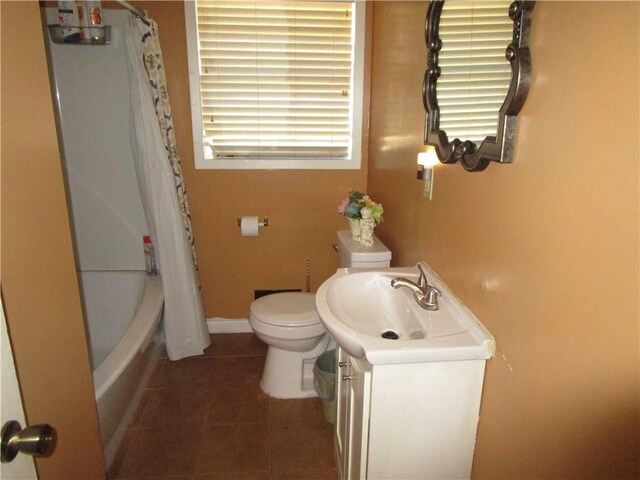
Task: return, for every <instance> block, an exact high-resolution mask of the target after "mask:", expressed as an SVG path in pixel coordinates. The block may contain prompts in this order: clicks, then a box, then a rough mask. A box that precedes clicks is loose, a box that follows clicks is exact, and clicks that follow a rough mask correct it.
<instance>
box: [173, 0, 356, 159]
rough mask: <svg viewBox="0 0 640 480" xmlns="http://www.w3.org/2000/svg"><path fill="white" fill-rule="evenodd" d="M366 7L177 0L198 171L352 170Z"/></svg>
mask: <svg viewBox="0 0 640 480" xmlns="http://www.w3.org/2000/svg"><path fill="white" fill-rule="evenodd" d="M364 3H365V2H348V1H343V2H307V1H297V2H293V1H280V2H274V1H266V0H197V1H195V2H191V1H187V2H185V13H186V15H185V17H186V22H187V45H188V49H189V76H190V88H191V110H192V121H193V132H194V145H195V155H196V168H222V169H261V168H264V169H278V168H291V169H304V168H309V169H358V168H360V154H361V143H362V133H361V126H362V97H363V77H364V75H363V64H364V10H365V7H364Z"/></svg>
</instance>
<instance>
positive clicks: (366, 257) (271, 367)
mask: <svg viewBox="0 0 640 480" xmlns="http://www.w3.org/2000/svg"><path fill="white" fill-rule="evenodd" d="M337 236H338V243H337V244H336V245H335V248H336V250H337V251H338V253H339V254H340V266H341V267H346V268H384V267H388V266H389V265H390V262H391V252H390V251H389V249H388V248H387V247H386V246H385V245H384V244H383V243H382V242H381V241H380V240H379V239H378V238H377V237H375V236H374V239H373V245H372V246H370V247H368V246H365V245H361V244H359V243H356V242H354V241H353V239H352V238H351V232H350V231H349V230H340V231H338V232H337ZM249 325H251V328H252V329H253V331H254V332H255V334H256V336H257V337H258V338H259V339H260V340H262V341H263V342H264V343H266V344H267V345H268V349H267V356H266V359H265V363H264V370H263V372H262V379H261V381H260V387H261V388H262V390H263V391H264V392H265V393H266V394H267V395H269V396H270V397H274V398H305V397H315V396H317V394H316V391H315V389H314V387H313V364H314V362H315V360H316V358H318V357H319V356H320V354H322V353H323V352H324V351H326V350H327V349H328V348H332V347H334V346H335V342H333V340H332V339H331V337H330V336H329V334H328V333H327V331H326V330H325V328H324V326H323V325H322V322H321V321H320V317H319V316H318V312H317V311H316V300H315V295H314V294H313V293H300V292H283V293H275V294H272V295H267V296H264V297H261V298H259V299H257V300H255V301H254V302H253V303H252V304H251V313H250V315H249Z"/></svg>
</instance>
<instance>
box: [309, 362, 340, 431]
mask: <svg viewBox="0 0 640 480" xmlns="http://www.w3.org/2000/svg"><path fill="white" fill-rule="evenodd" d="M313 386H314V387H315V389H316V392H317V393H318V396H319V397H320V399H321V400H322V409H323V410H324V418H326V419H327V422H329V423H336V351H335V349H333V350H327V351H326V352H324V353H323V354H322V355H320V356H319V357H318V358H317V359H316V363H315V364H314V365H313Z"/></svg>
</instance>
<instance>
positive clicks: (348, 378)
mask: <svg viewBox="0 0 640 480" xmlns="http://www.w3.org/2000/svg"><path fill="white" fill-rule="evenodd" d="M351 378H352V377H351V375H342V380H351Z"/></svg>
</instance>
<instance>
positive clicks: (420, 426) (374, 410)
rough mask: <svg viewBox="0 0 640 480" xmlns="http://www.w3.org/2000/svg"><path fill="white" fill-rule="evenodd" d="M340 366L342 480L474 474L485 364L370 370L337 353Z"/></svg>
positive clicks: (425, 364)
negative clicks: (474, 457)
mask: <svg viewBox="0 0 640 480" xmlns="http://www.w3.org/2000/svg"><path fill="white" fill-rule="evenodd" d="M337 361H338V369H337V373H338V375H337V380H336V396H337V419H336V426H335V450H336V458H337V462H338V468H339V470H340V475H341V478H342V479H343V480H347V479H349V480H350V479H376V480H378V479H389V480H392V479H393V480H395V479H398V478H402V479H420V480H424V479H441V478H456V479H461V478H469V477H470V475H471V464H472V460H473V451H474V447H475V438H476V429H477V424H478V414H479V410H480V398H481V393H482V382H483V377H484V368H485V360H463V361H438V362H422V363H405V364H383V365H371V364H370V363H368V362H367V361H366V360H363V359H356V358H353V357H351V356H350V355H349V354H348V353H347V352H345V351H344V350H343V349H341V348H338V355H337Z"/></svg>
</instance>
